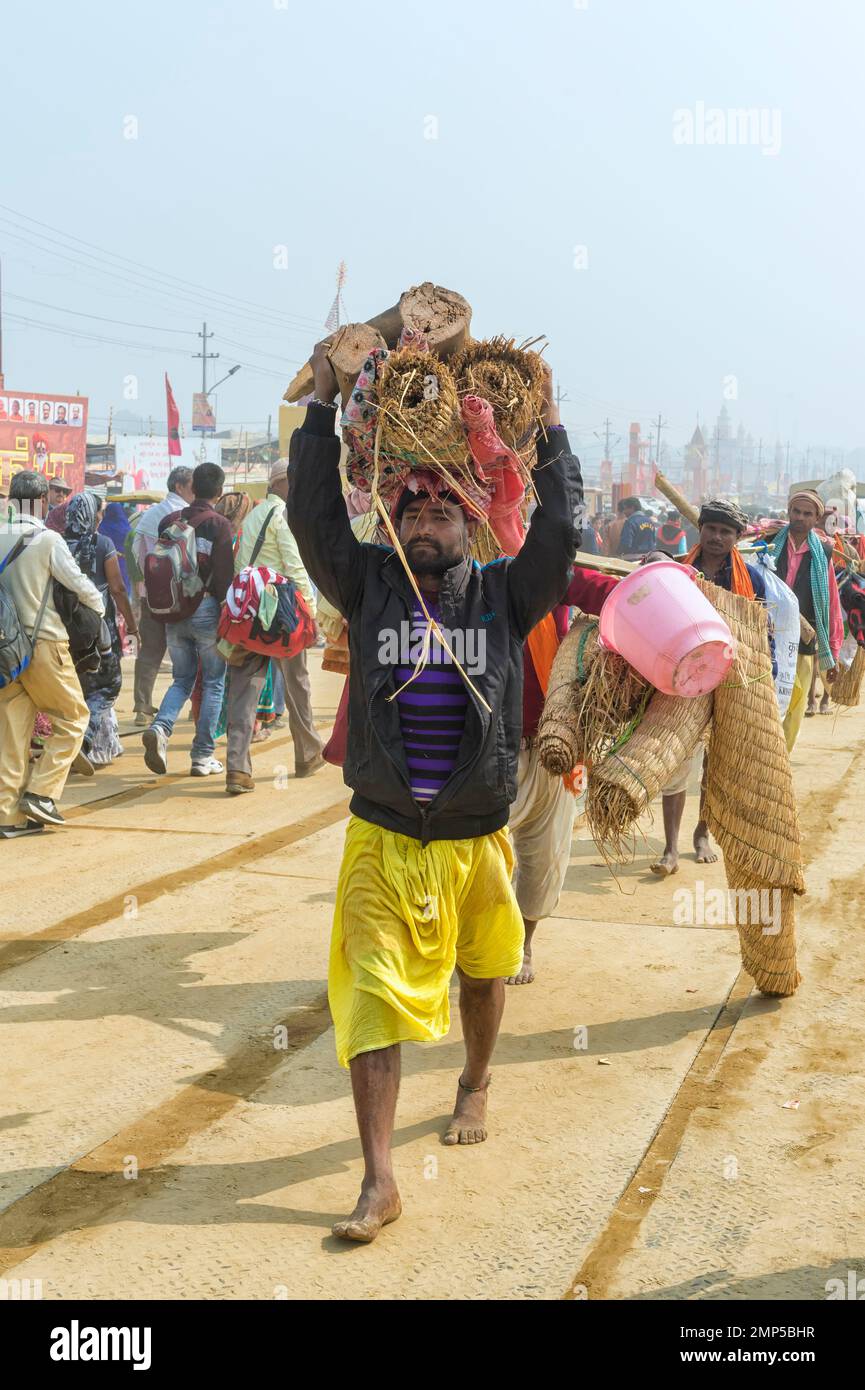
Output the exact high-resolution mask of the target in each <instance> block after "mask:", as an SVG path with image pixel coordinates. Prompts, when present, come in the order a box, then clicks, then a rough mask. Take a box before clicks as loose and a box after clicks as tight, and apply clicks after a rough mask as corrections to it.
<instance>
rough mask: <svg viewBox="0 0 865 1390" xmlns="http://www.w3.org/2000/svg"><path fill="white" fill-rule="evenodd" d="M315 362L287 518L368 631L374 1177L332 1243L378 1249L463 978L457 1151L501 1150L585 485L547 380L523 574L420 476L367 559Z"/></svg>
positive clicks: (346, 1014) (347, 1034) (346, 1005)
mask: <svg viewBox="0 0 865 1390" xmlns="http://www.w3.org/2000/svg"><path fill="white" fill-rule="evenodd" d="M312 364H313V376H314V383H315V397H316V399H315V400H314V401H313V402H312V403H311V404H310V405H309V406H308V407H307V413H306V419H305V421H304V424H303V425H302V427H301V428H300V429H299V430H296V431H295V433H294V434H293V435H292V439H291V466H290V470H289V494H288V518H289V522H290V525H291V528H292V530H293V532H294V534H295V536H296V537H297V541H298V545H299V547H300V553H301V555H302V556H303V559H304V562H305V564H306V566H307V568H308V569H309V572H310V574H311V575H312V577H313V579H314V581H315V583H316V584H317V585H318V586H319V587H320V588H321V590H322V592H323V593H324V595H325V597H326V598H328V599H329V600H330V602H331V603H332V604H333V605H334V606H335V607H336V608H337V609H338V611H339V612H340V613H342V615H343V617H344V618H346V620H347V622H348V630H349V644H350V649H351V663H350V670H349V704H348V737H347V746H346V756H345V762H344V765H343V774H344V778H345V781H346V782H347V784H348V785H349V786H350V787H351V788H352V790H353V793H354V795H353V797H352V801H351V807H350V809H351V818H350V821H349V825H348V829H347V831H346V838H345V848H344V852H343V860H342V867H341V869H340V876H339V883H338V886H337V899H336V907H335V912H334V923H333V934H332V937H331V954H330V968H329V972H328V997H329V1001H330V1007H331V1012H332V1014H333V1019H334V1033H335V1041H336V1048H337V1057H338V1059H339V1061H340V1063H341V1064H342V1065H343V1066H345V1067H349V1068H350V1071H351V1083H352V1091H353V1093H354V1101H355V1109H356V1112H357V1120H358V1128H359V1131H360V1139H361V1146H362V1149H363V1156H364V1166H365V1171H364V1178H363V1183H362V1187H361V1194H360V1198H359V1201H358V1203H357V1206H356V1207H355V1209H354V1211H353V1212H352V1214H351V1216H350V1217H349V1218H348V1219H347V1220H345V1221H340V1222H337V1224H336V1225H335V1226H334V1228H333V1229H334V1234H335V1235H337V1236H340V1237H343V1238H345V1239H348V1240H355V1241H361V1242H369V1241H371V1240H374V1239H375V1237H376V1236H377V1235H378V1233H379V1231H380V1230H381V1228H382V1226H384V1225H386V1224H387V1223H388V1222H390V1221H395V1220H396V1219H397V1217H398V1216H399V1214H400V1211H401V1204H400V1197H399V1192H398V1190H397V1186H396V1182H395V1179H394V1173H393V1167H392V1161H391V1143H392V1138H393V1126H394V1117H395V1112H396V1102H397V1093H398V1089H399V1076H400V1045H401V1044H402V1043H404V1042H434V1041H436V1040H437V1039H439V1038H441V1037H443V1036H444V1034H445V1033H446V1032H447V1030H448V1027H449V1023H450V1014H449V1005H448V986H449V984H450V980H451V977H452V975H453V972H454V969H455V968H456V970H457V973H458V976H459V982H460V1014H461V1017H462V1023H463V1037H464V1040H465V1047H466V1058H465V1065H464V1067H463V1070H462V1073H461V1075H460V1077H459V1081H458V1088H457V1099H456V1105H455V1108H454V1114H453V1118H452V1120H451V1121H450V1124H449V1125H448V1127H447V1131H446V1133H445V1134H444V1136H443V1142H444V1143H446V1144H476V1143H479V1142H481V1141H482V1140H484V1139H486V1137H487V1129H486V1093H487V1087H488V1086H489V1082H490V1072H489V1063H490V1060H491V1057H492V1053H493V1049H494V1047H495V1041H496V1036H497V1034H498V1029H499V1023H500V1020H501V1015H502V1011H503V1009H504V997H505V987H504V980H505V979H506V978H508V977H509V976H513V975H515V974H516V973H517V971H518V970H519V969H520V966H521V964H522V955H523V922H522V918H521V916H520V910H519V906H518V904H517V900H516V897H515V895H514V891H513V888H512V887H511V881H510V879H511V871H512V869H513V862H514V861H513V852H512V849H511V845H510V841H509V838H508V832H507V828H506V827H507V821H508V814H509V811H510V805H511V803H512V802H513V801H514V799H515V796H516V791H517V785H516V783H517V760H518V756H519V745H520V736H521V733H522V684H523V643H524V642H525V640H526V639H527V638H528V635H529V633H530V632H531V631H532V630H533V628H534V627H535V626H536V625H537V624H538V623H539V622H540V621H541V620H542V619H543V618H544V617H545V616H546V614H547V613H549V612H551V610H552V609H553V607H554V606H555V605H556V603H558V602H559V600H560V598H561V596H562V594H563V593H564V591H565V589H566V587H567V582H568V576H569V571H570V566H571V564H572V563H573V559H574V555H575V553H576V549H577V545H578V542H579V531H578V530H577V527H576V525H575V517H576V515H577V513H578V509H580V507H581V504H582V484H581V479H580V473H579V464H578V463H577V460H576V459H575V458H574V457H573V455H572V454H571V452H570V449H569V447H568V441H567V435H566V434H565V433H564V431H563V430H562V429H561V427H560V426H559V424H558V414H557V411H556V407H555V402H554V401H553V398H552V391H551V382H550V380H548V381H547V390H546V393H545V400H544V405H543V408H542V412H541V421H542V424H543V428H542V429H541V430H540V431H539V433H538V439H537V450H538V467H537V468H536V469H535V471H534V476H533V482H534V486H535V490H536V493H537V497H538V505H537V506H536V508H535V510H534V511H533V513H532V518H531V523H530V525H529V530H528V534H527V536H526V540H525V544H524V545H523V547H522V549H521V551H520V552H519V554H518V555H517V556H516V557H515V558H514V559H503V560H499V561H496V562H495V563H493V564H490V565H486V566H484V567H483V568H481V567H480V566H479V565H478V564H477V563H476V562H475V561H473V560H472V559H471V557H470V553H469V547H470V543H471V539H472V536H473V534H474V530H475V526H476V524H477V523H476V521H475V520H474V519H473V518H470V517H469V516H468V515H467V513H466V511H465V510H464V509H463V507H462V505H460V502H459V500H458V498H457V496H456V495H455V494H454V493H453V492H448V491H447V490H444V484H443V481H442V479H441V476H440V475H434V476H432V477H429V478H425V479H423V480H419V479H418V477H417V476H416V475H415V476H414V478H413V481H414V483H415V486H416V488H417V490H416V491H415V490H410V489H409V488H408V487H407V488H406V489H405V490H404V492H403V494H402V495H401V497H400V498H399V500H398V503H397V506H396V509H395V511H394V515H393V520H392V522H391V524H392V526H393V528H394V535H395V537H396V539H397V540H398V542H399V550H397V549H396V547H394V548H393V549H391V547H389V546H379V545H362V544H360V543H359V542H358V540H357V538H356V537H355V535H354V533H353V532H352V529H351V524H350V522H349V518H348V513H347V511H346V506H345V500H344V498H343V494H342V485H341V481H340V474H339V455H340V441H339V439H338V437H337V435H336V433H335V415H336V410H335V405H334V402H335V399H336V395H337V390H338V387H337V382H336V378H335V376H334V373H333V368H332V367H331V365H330V362H329V361H328V359H327V347H326V345H325V344H319V345H318V347H317V348H316V349H315V352H314V353H313V359H312ZM437 634H440V635H441V638H442V640H441V641H440V640H439V636H438V635H437ZM445 642H446V643H447V646H445V645H444V643H445Z"/></svg>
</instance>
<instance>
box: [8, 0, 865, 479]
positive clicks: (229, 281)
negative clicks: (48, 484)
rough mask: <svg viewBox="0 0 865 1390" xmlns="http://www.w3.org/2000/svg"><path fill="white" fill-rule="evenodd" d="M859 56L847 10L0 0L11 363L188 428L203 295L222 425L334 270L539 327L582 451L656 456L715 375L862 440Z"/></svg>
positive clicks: (696, 410)
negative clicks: (171, 395) (656, 447)
mask: <svg viewBox="0 0 865 1390" xmlns="http://www.w3.org/2000/svg"><path fill="white" fill-rule="evenodd" d="M863 52H865V5H862V4H860V3H857V0H845V2H844V3H841V0H821V3H820V4H814V3H813V0H654V3H651V4H650V3H647V0H585V3H582V2H581V0H578V3H576V4H575V3H574V0H534V3H533V4H531V5H529V4H527V3H519V4H518V3H516V0H433V3H415V2H414V0H376V3H375V4H373V5H371V6H364V5H359V4H357V3H356V0H331V3H329V4H326V5H325V4H322V3H320V0H319V2H318V3H314V4H313V3H307V0H285V3H282V0H276V3H274V0H223V3H221V4H211V3H207V2H206V0H182V3H171V4H169V3H167V0H148V3H147V4H144V5H142V4H134V5H133V4H129V3H128V2H126V3H125V2H124V0H115V3H113V4H111V3H107V0H102V3H96V2H95V0H77V3H59V0H43V3H40V4H39V5H38V6H19V7H17V8H16V9H15V10H14V11H11V10H9V11H7V14H6V17H5V19H4V34H3V56H2V60H0V61H2V71H3V81H2V85H0V109H2V112H3V118H4V119H3V128H4V130H5V132H6V139H5V140H4V159H3V165H4V177H3V179H2V183H0V188H2V194H0V202H2V204H3V205H4V206H3V207H2V208H0V250H2V258H3V286H4V308H5V313H4V366H5V371H6V381H7V385H8V387H10V388H12V389H15V390H19V389H20V390H22V391H26V390H34V391H48V392H53V391H57V392H62V391H66V390H76V389H80V391H81V392H82V393H85V394H89V396H90V398H91V417H92V429H91V433H96V432H98V430H99V429H104V422H105V419H106V417H107V414H108V407H109V405H110V404H113V406H114V408H115V411H117V410H122V409H129V410H133V411H135V412H136V413H138V414H143V415H144V416H147V415H148V414H150V413H152V414H153V416H154V418H155V420H156V421H159V422H161V421H162V420H163V418H164V393H163V390H162V373H163V371H164V370H165V369H167V370H168V371H169V374H170V376H171V379H172V383H173V385H174V389H175V394H176V396H177V399H178V402H179V403H180V406H181V412H182V415H183V418H184V424H185V426H186V428H187V429H188V427H189V424H190V419H189V417H190V410H191V394H192V391H193V390H195V389H198V387H199V385H200V370H201V368H200V363H196V362H194V361H193V360H192V359H191V357H189V356H188V355H187V354H190V353H192V352H195V351H197V350H198V348H199V343H198V340H197V338H196V337H195V332H196V330H197V329H198V328H200V326H201V320H202V319H203V318H205V317H206V319H207V321H208V326H209V327H210V328H212V329H214V330H215V331H216V334H217V336H216V338H214V340H213V342H212V343H211V345H210V346H211V350H214V351H219V352H220V353H221V357H220V359H219V361H218V362H217V363H213V364H211V366H210V372H211V375H210V378H209V380H210V381H211V382H212V381H214V380H216V379H217V376H218V375H222V374H223V373H224V372H225V371H226V370H227V369H228V367H229V366H232V365H234V363H235V362H238V361H240V362H243V363H244V364H246V365H244V367H243V368H242V370H241V371H240V372H238V373H237V374H236V376H234V377H233V378H232V379H231V381H230V382H228V383H226V385H225V386H224V387H223V388H221V390H220V391H219V393H218V410H219V423H220V426H226V425H229V424H231V425H245V426H247V427H248V428H250V429H252V428H256V427H258V428H261V427H263V426H264V424H265V422H266V420H267V416H268V414H269V413H273V414H274V416H275V415H276V411H277V407H278V402H279V399H280V397H281V395H282V391H283V389H284V386H285V384H286V383H287V381H288V380H289V378H290V377H291V375H292V374H293V371H294V369H295V367H296V366H297V365H298V364H299V363H300V362H301V361H302V360H303V359H304V358H305V357H306V356H307V352H308V349H309V347H310V346H311V344H312V342H313V341H314V340H315V339H316V337H317V336H320V334H321V332H322V329H321V325H322V324H323V321H324V318H325V316H326V314H327V311H328V308H329V305H330V302H331V299H332V297H333V294H334V276H335V271H336V267H337V265H338V263H339V261H340V259H345V261H346V263H347V266H348V281H347V285H346V289H345V303H346V307H347V310H348V314H349V316H350V317H352V318H364V317H366V316H368V315H369V314H372V313H375V312H376V311H379V310H381V309H383V308H385V307H386V306H388V305H390V304H392V303H394V302H395V301H396V299H397V298H398V296H399V294H400V292H401V290H403V289H404V288H406V287H407V286H409V285H411V284H416V283H418V282H419V281H421V280H424V279H432V280H435V281H437V282H438V283H440V284H443V285H447V286H450V287H451V288H453V289H457V290H459V291H460V292H461V293H463V294H464V295H466V297H467V298H468V299H470V301H471V302H472V304H473V306H474V310H475V316H474V321H473V331H474V332H475V334H476V335H477V336H480V335H484V334H487V333H494V332H500V333H507V334H513V335H516V336H517V337H524V336H526V337H527V336H529V335H534V334H537V333H545V334H546V335H547V336H548V338H549V340H550V347H549V350H548V356H549V359H550V360H551V361H552V363H553V365H554V367H555V370H556V373H557V377H558V380H559V383H560V385H561V388H562V390H563V391H564V392H566V393H567V397H568V399H567V401H566V403H565V405H564V407H563V416H564V418H565V421H566V423H568V424H569V426H570V427H571V428H572V430H573V431H574V433H575V435H576V437H577V438H578V440H579V442H580V445H581V449H582V451H583V452H584V454H585V455H586V457H587V458H588V459H592V458H593V457H597V451H596V450H593V449H590V448H588V447H586V446H587V444H588V442H589V441H593V440H594V436H593V431H594V430H600V429H601V428H602V422H603V420H604V419H605V417H606V416H609V417H610V419H611V420H612V423H613V430H614V434H618V435H622V436H626V435H627V426H628V422H629V420H632V419H636V420H640V421H641V423H642V424H643V427H644V430H648V429H649V426H650V421H651V418H652V417H656V416H657V414H658V412H659V411H660V412H661V413H662V415H663V417H664V419H665V421H667V422H668V423H667V428H666V430H665V435H664V437H665V439H667V440H668V441H669V443H670V444H671V445H674V446H679V445H680V444H681V443H682V442H683V441H684V440H685V439H686V438H687V437H688V436H689V435H690V433H691V431H692V429H693V426H694V423H695V421H696V418H697V416H698V414H699V415H700V417H701V418H702V419H706V418H708V419H709V421H710V423H711V422H713V421H714V419H715V416H716V414H717V411H718V408H719V406H720V404H721V401H722V399H723V398H724V394H725V391H726V394H727V396H728V397H732V396H734V395H736V396H737V398H736V399H729V400H728V405H729V408H730V410H731V413H732V415H733V419H734V423H735V422H737V421H738V420H739V419H742V420H744V422H745V424H746V426H747V427H748V428H749V429H750V430H751V431H752V432H753V433H754V435H755V437H756V436H758V435H760V434H762V435H763V436H764V437H765V438H766V440H767V441H768V442H770V443H771V444H773V443H774V440H775V437H776V435H780V436H781V437H782V438H783V439H787V438H790V439H791V440H792V441H793V445H794V448H796V447H798V448H804V447H805V446H806V445H807V444H809V443H814V442H817V441H819V442H820V443H825V442H831V443H837V444H839V445H843V446H845V447H847V448H852V447H854V446H858V445H862V444H863V443H865V425H863V419H862V406H863V391H862V386H863V332H862V304H863V268H862V267H863V254H862V245H863V224H865V218H863V198H862V177H861V164H862V149H863V137H865V130H863V125H865V122H863V95H862V55H863ZM700 103H702V108H701V107H700V105H699V104H700ZM713 108H721V109H722V110H723V111H724V112H726V111H727V110H729V109H733V108H743V109H745V108H747V109H751V108H753V109H754V110H755V111H756V112H757V113H758V121H759V120H762V127H761V126H760V124H759V123H758V124H757V125H755V127H754V129H753V131H752V132H751V137H750V138H751V140H752V142H751V143H746V144H739V143H736V144H732V143H730V140H731V138H732V137H734V136H735V135H736V130H737V127H736V125H735V124H732V125H731V123H730V122H729V121H728V120H727V119H726V117H722V118H719V117H717V116H713V115H712V109H713ZM683 111H685V112H690V113H691V116H690V120H691V123H692V126H693V129H692V130H691V137H692V141H693V142H692V143H680V142H678V141H677V138H676V136H678V140H679V141H681V140H682V138H683V136H684V137H687V136H688V133H689V132H688V117H686V116H683V115H682V114H681V113H682V112H683ZM701 111H702V114H701ZM677 112H678V113H679V114H678V115H675V114H674V113H677ZM759 113H762V114H761V115H760V114H759ZM130 117H132V118H134V120H135V121H137V138H134V139H129V138H125V136H126V135H128V134H129V133H135V127H134V124H133V122H131V121H130V120H129V119H128V118H130ZM430 136H434V137H435V138H428V137H430ZM701 137H702V141H701ZM720 139H723V140H724V143H718V141H719V140H720ZM710 140H711V141H713V143H709V141H710ZM9 209H13V210H14V212H10V211H9ZM26 218H31V219H36V220H37V221H38V222H39V223H42V224H45V225H44V226H37V225H36V224H35V223H34V222H32V221H31V222H28V221H26V220H25V219H26ZM71 238H79V239H80V240H79V241H73V240H71ZM49 239H50V240H49ZM82 242H83V243H87V245H83V244H82ZM279 247H285V248H286V259H287V268H277V267H275V265H274V256H275V248H279ZM96 248H98V249H96ZM88 252H89V254H88ZM106 253H107V254H106ZM276 255H277V257H278V256H279V252H278V251H277V252H276ZM121 257H122V258H126V259H124V260H120V259H118V258H121ZM169 276H173V277H176V281H175V282H169V281H168V279H167V277H169ZM180 282H182V283H180ZM193 286H197V287H203V288H204V289H205V290H206V291H207V293H203V292H201V290H200V289H199V288H193ZM14 296H18V298H15V297H14ZM34 301H36V302H34ZM64 310H72V311H75V312H63V311H64ZM84 314H88V315H93V316H99V317H92V318H85V317H83V315H84ZM20 318H26V319H29V320H31V321H34V320H35V321H38V322H39V323H40V324H43V325H44V324H48V325H51V326H52V328H56V327H60V328H62V329H63V330H64V331H63V333H59V332H54V331H48V330H47V329H46V328H44V327H35V326H33V325H32V323H31V324H30V325H25V324H22V323H20V322H19V321H18V320H19V319H20ZM102 319H104V320H109V319H110V320H119V321H121V322H117V323H110V322H102V321H100V320H102ZM132 325H135V326H134V327H133V326H132ZM166 329H171V330H172V331H171V332H167V331H162V330H166ZM73 334H74V335H82V334H86V335H96V336H97V337H100V338H102V339H109V340H112V341H109V342H104V341H103V342H96V341H92V337H91V336H87V337H84V336H70V335H73ZM253 368H254V370H253ZM130 376H134V377H136V378H137V379H138V389H139V399H138V401H137V402H136V401H130V400H128V399H124V380H125V379H126V378H128V377H130ZM731 379H734V380H731ZM127 389H128V388H127Z"/></svg>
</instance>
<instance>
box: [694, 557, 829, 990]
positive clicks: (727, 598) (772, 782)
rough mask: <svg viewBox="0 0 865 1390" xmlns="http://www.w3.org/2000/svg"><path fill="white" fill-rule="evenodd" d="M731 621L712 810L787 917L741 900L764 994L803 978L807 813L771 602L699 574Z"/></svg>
mask: <svg viewBox="0 0 865 1390" xmlns="http://www.w3.org/2000/svg"><path fill="white" fill-rule="evenodd" d="M696 582H697V583H698V585H699V586H700V588H701V589H702V591H703V593H704V594H705V596H706V598H708V600H709V602H710V603H711V604H713V606H714V607H715V608H716V609H717V610H718V612H719V613H720V614H721V616H722V617H723V618H724V619H725V621H726V622H727V624H728V626H729V628H730V631H731V632H732V634H733V637H734V639H735V641H736V644H737V655H736V664H735V666H734V668H733V670H732V671H731V672H730V673H729V674H728V676H727V679H726V680H725V681H724V682H723V683H722V684H721V685H720V686H718V688H717V690H716V691H715V696H714V699H715V710H714V718H713V722H712V739H711V743H710V745H709V764H708V769H707V778H706V795H705V800H704V804H703V814H704V816H705V819H706V822H707V824H708V826H709V829H710V830H711V832H712V834H713V835H714V836H715V838H716V840H717V841H718V844H719V846H720V848H721V852H722V854H723V856H724V869H725V872H726V875H727V883H728V885H729V887H730V888H731V889H736V890H745V891H746V892H747V891H750V890H758V891H759V890H764V891H765V890H769V891H770V892H771V891H772V890H778V893H779V895H780V903H781V912H780V921H779V922H776V923H774V924H773V925H772V927H771V929H770V930H767V927H766V924H765V923H763V922H760V921H759V920H758V921H757V922H754V920H753V912H752V911H750V910H743V908H742V905H741V896H742V895H741V894H740V895H739V900H738V901H737V926H738V928H739V944H740V948H741V951H742V964H743V966H744V968H745V969H746V970H747V971H748V973H749V975H751V976H752V978H753V980H754V982H755V984H756V985H757V988H758V989H760V990H762V991H763V993H764V994H778V995H790V994H793V993H794V992H795V990H796V988H797V986H798V984H799V981H800V978H801V977H800V975H799V972H798V970H797V969H796V935H795V913H794V909H793V895H794V894H796V893H804V891H805V880H804V877H803V873H802V850H801V843H800V835H799V817H798V812H797V809H796V798H795V795H794V792H793V777H792V774H791V771H790V759H789V755H788V753H787V746H786V744H785V742H784V732H783V729H782V726H781V721H780V719H779V717H778V705H777V701H776V698H775V687H774V682H773V680H772V665H771V659H770V656H769V648H768V642H767V636H766V610H765V609H764V608H763V606H762V605H761V604H758V603H755V602H754V601H753V600H752V599H747V598H742V597H741V596H739V595H737V594H728V593H726V592H725V590H723V589H719V588H718V586H717V585H715V584H712V583H710V582H709V581H708V580H704V579H698V580H697V581H696Z"/></svg>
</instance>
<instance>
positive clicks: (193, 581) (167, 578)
mask: <svg viewBox="0 0 865 1390" xmlns="http://www.w3.org/2000/svg"><path fill="white" fill-rule="evenodd" d="M144 593H145V597H146V598H147V606H148V608H149V609H150V611H151V613H152V614H153V616H154V618H158V619H159V620H160V622H163V623H179V622H182V620H183V619H184V618H188V617H190V616H191V614H193V613H194V612H195V610H196V608H197V607H198V605H199V603H200V602H201V599H202V597H203V595H204V584H203V582H202V579H201V575H200V574H199V573H198V550H197V548H196V541H195V531H194V530H193V528H192V527H191V526H190V524H189V522H188V521H183V520H182V518H181V519H180V520H178V521H174V522H172V523H171V525H170V526H166V528H165V530H164V531H163V532H162V535H161V536H159V538H158V539H157V542H156V545H155V546H154V548H153V550H152V551H151V552H150V554H149V555H148V556H147V558H146V559H145V561H144Z"/></svg>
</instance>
